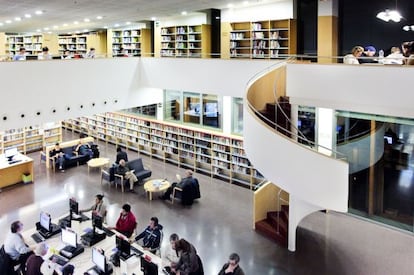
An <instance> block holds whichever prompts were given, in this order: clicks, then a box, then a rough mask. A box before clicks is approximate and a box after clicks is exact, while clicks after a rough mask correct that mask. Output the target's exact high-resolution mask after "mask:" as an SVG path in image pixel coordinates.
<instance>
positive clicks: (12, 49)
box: [6, 34, 44, 55]
mask: <svg viewBox="0 0 414 275" xmlns="http://www.w3.org/2000/svg"><path fill="white" fill-rule="evenodd" d="M43 40H44V37H43V35H42V34H7V35H6V54H8V55H15V54H16V53H18V52H19V49H20V48H22V47H23V48H25V49H26V54H28V55H37V54H39V53H41V52H42V45H43Z"/></svg>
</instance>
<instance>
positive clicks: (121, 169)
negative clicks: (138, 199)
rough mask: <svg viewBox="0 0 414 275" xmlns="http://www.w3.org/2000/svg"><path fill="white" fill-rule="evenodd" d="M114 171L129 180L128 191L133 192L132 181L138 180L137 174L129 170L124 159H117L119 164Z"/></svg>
mask: <svg viewBox="0 0 414 275" xmlns="http://www.w3.org/2000/svg"><path fill="white" fill-rule="evenodd" d="M115 173H116V174H118V175H121V176H123V177H124V178H125V179H126V180H128V181H129V192H131V193H135V191H134V183H136V182H138V178H137V176H135V174H134V170H129V168H128V166H127V165H126V162H125V160H123V159H121V160H120V161H119V165H118V166H117V167H116V169H115Z"/></svg>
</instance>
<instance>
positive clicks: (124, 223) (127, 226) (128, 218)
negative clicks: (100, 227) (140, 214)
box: [108, 203, 137, 238]
mask: <svg viewBox="0 0 414 275" xmlns="http://www.w3.org/2000/svg"><path fill="white" fill-rule="evenodd" d="M136 226H137V220H136V219H135V216H134V214H132V212H131V205H129V204H127V203H126V204H124V205H123V206H122V210H121V214H120V215H119V218H118V220H117V222H116V225H115V227H108V229H109V230H112V229H115V230H116V231H118V232H119V233H121V234H123V235H125V236H126V237H127V238H129V237H131V235H132V233H134V229H135V227H136Z"/></svg>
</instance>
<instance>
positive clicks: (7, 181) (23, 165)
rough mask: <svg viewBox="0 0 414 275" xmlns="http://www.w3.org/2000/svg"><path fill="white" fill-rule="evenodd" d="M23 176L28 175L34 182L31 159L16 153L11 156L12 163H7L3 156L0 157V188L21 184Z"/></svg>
mask: <svg viewBox="0 0 414 275" xmlns="http://www.w3.org/2000/svg"><path fill="white" fill-rule="evenodd" d="M23 174H26V175H27V174H30V175H31V177H32V179H31V181H32V182H33V181H34V175H33V159H31V158H29V157H28V156H25V155H23V154H21V153H18V154H17V155H15V156H13V163H9V162H8V160H7V158H6V157H5V156H4V154H1V155H0V188H4V187H7V186H10V185H13V184H16V183H20V182H22V175H23Z"/></svg>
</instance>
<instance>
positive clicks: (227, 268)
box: [218, 253, 244, 275]
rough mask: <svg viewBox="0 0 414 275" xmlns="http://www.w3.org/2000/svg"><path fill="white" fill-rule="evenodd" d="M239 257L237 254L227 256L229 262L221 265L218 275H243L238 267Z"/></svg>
mask: <svg viewBox="0 0 414 275" xmlns="http://www.w3.org/2000/svg"><path fill="white" fill-rule="evenodd" d="M239 262H240V257H239V255H238V254H237V253H232V254H230V256H229V261H228V262H227V263H226V264H224V265H223V268H222V269H221V270H220V272H219V274H218V275H225V274H232V275H244V271H243V269H242V268H241V267H240V266H239Z"/></svg>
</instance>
